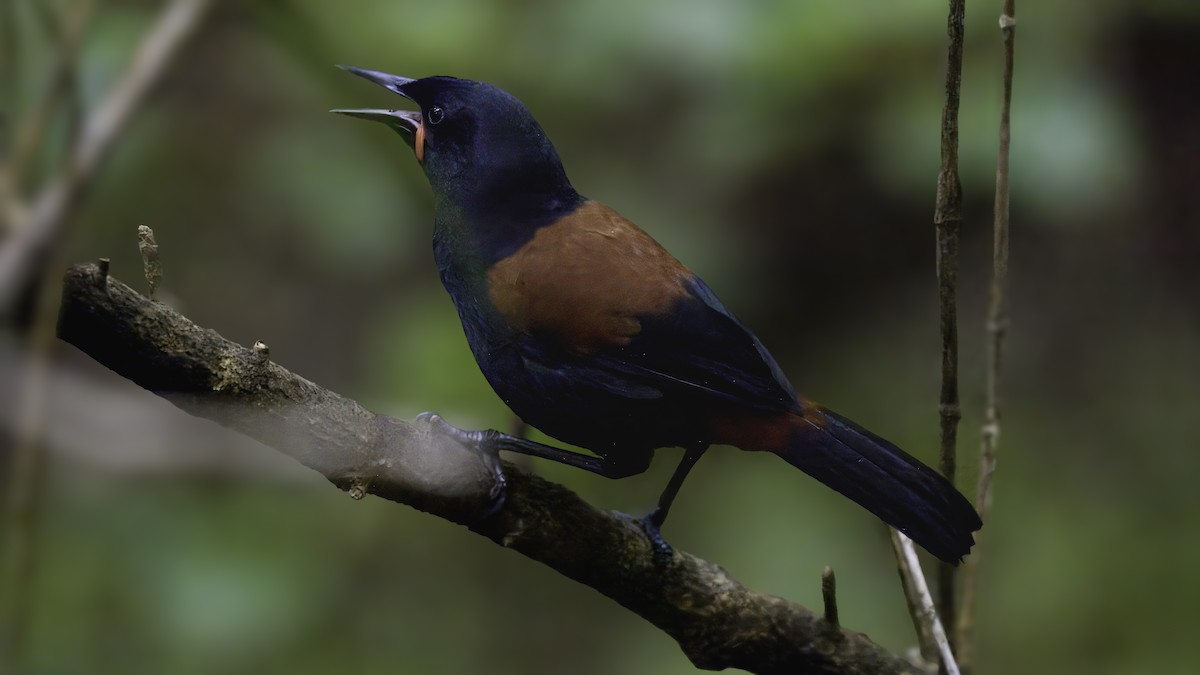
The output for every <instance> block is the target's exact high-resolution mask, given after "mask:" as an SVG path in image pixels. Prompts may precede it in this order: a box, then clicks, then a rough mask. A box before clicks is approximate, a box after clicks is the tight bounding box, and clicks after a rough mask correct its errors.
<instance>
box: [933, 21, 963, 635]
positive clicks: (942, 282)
mask: <svg viewBox="0 0 1200 675" xmlns="http://www.w3.org/2000/svg"><path fill="white" fill-rule="evenodd" d="M965 4H966V3H965V0H950V9H949V14H948V16H947V18H946V32H947V34H948V36H949V40H950V46H949V49H948V51H947V58H946V99H945V104H944V105H943V107H942V133H941V147H942V152H941V154H942V159H941V170H940V171H938V179H937V199H936V203H935V205H934V211H933V225H934V231H935V233H936V240H937V263H936V264H937V278H938V307H939V315H940V324H941V334H942V386H941V394H940V396H939V400H938V414H939V417H940V420H941V444H940V445H941V453H940V454H941V470H942V475H944V476H945V477H946V479H947V480H949V481H950V482H951V483H953V482H954V475H955V472H956V469H957V464H958V459H957V447H958V421H959V419H960V418H961V417H962V411H961V409H960V407H959V402H958V234H959V230H960V228H961V227H962V184H961V183H960V182H959V177H958V101H959V90H960V88H961V84H962V59H963V19H964V14H965V11H966V10H965ZM956 569H957V568H956V567H955V566H954V565H951V564H949V563H940V564H939V565H938V612H939V613H940V614H941V618H942V621H944V622H945V623H946V625H949V626H953V625H954V622H955V619H954V616H955V611H956V600H955V576H956Z"/></svg>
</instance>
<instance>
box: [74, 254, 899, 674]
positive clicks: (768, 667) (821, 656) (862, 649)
mask: <svg viewBox="0 0 1200 675" xmlns="http://www.w3.org/2000/svg"><path fill="white" fill-rule="evenodd" d="M58 335H59V337H61V338H62V339H63V340H65V341H66V342H69V343H71V344H73V345H75V346H76V347H78V348H79V349H81V350H83V351H84V352H86V353H87V354H89V355H90V356H91V357H92V358H94V359H96V360H97V361H98V362H100V363H101V364H103V365H105V366H106V367H108V368H109V369H111V370H113V371H114V372H116V373H117V374H119V375H121V376H122V377H125V378H128V379H130V380H132V381H133V382H135V383H137V384H138V385H140V386H142V387H144V388H146V389H148V390H150V391H152V392H154V393H155V394H157V395H159V396H162V397H163V398H165V399H167V400H169V401H171V402H172V403H174V404H175V405H176V406H178V407H179V408H181V409H183V410H184V411H186V412H188V413H191V414H193V415H197V416H200V417H204V418H208V419H211V420H214V421H216V422H218V423H220V424H222V425H224V426H227V427H229V428H231V429H234V430H236V431H239V432H241V433H244V434H246V435H249V436H252V437H254V438H256V439H258V440H260V441H262V442H264V443H266V444H267V445H270V446H271V447H274V448H275V449H277V450H279V451H281V452H283V453H285V454H287V455H289V456H291V457H292V458H294V459H296V460H297V461H299V462H301V463H303V464H304V465H305V466H308V467H310V468H312V469H314V470H316V471H319V472H320V473H321V474H322V475H324V476H325V477H326V478H328V479H329V480H330V482H332V483H333V484H334V485H336V486H338V487H339V488H341V489H344V490H347V491H349V492H350V493H351V495H352V496H355V497H362V496H363V495H365V494H367V493H370V494H375V495H378V496H380V497H383V498H385V499H389V500H392V501H396V502H400V503H403V504H408V505H409V506H413V507H415V508H418V509H420V510H422V511H426V512H428V513H431V514H433V515H436V516H439V517H442V518H445V519H447V520H450V521H453V522H456V523H460V524H464V525H466V526H468V527H469V528H470V529H471V530H472V531H474V532H476V533H478V534H480V535H482V536H485V537H487V538H489V539H491V540H492V541H494V542H496V543H497V544H499V545H501V546H504V547H507V548H510V549H513V550H515V551H517V552H519V553H521V554H522V555H524V556H526V557H528V558H530V559H533V560H537V561H538V562H541V563H543V564H545V565H547V566H549V567H551V568H553V569H555V570H556V571H558V572H559V573H561V574H563V575H565V576H567V577H570V578H571V579H574V580H576V581H578V582H580V583H582V584H586V585H587V586H590V587H591V588H593V589H595V590H596V591H598V592H600V593H603V594H604V595H606V596H608V597H610V598H612V599H613V600H615V601H617V602H618V603H620V604H621V605H623V606H625V607H626V608H628V609H630V610H631V611H633V612H635V613H637V614H638V615H639V616H641V617H643V618H645V619H646V620H647V621H649V622H650V623H652V624H654V625H655V626H657V627H658V628H660V629H661V630H663V631H665V632H666V633H667V634H669V635H670V636H671V637H672V638H674V639H675V640H676V641H678V643H679V645H680V647H681V648H682V649H683V651H684V653H685V654H686V655H687V657H688V658H689V659H691V661H692V663H693V664H695V665H696V666H698V667H700V668H705V669H711V670H720V669H724V668H740V669H743V670H747V671H750V672H755V673H797V672H803V673H917V672H920V671H919V670H918V669H917V668H915V667H914V666H913V665H912V664H910V663H908V662H907V661H905V660H904V659H902V658H900V657H898V656H896V655H894V654H892V653H890V652H888V651H887V650H885V649H883V648H881V647H879V646H878V645H876V644H874V643H872V642H871V641H870V640H869V639H867V637H866V636H864V635H862V634H860V633H856V632H854V631H850V630H846V629H844V628H841V627H839V626H838V625H836V624H833V623H830V622H828V621H826V620H825V619H824V618H822V617H821V616H819V615H817V614H814V613H813V612H811V611H810V610H808V609H806V608H804V607H801V606H800V605H797V604H795V603H792V602H789V601H787V600H784V599H782V598H778V597H774V596H770V595H765V594H763V593H757V592H755V591H752V590H749V589H747V588H745V587H744V586H742V585H741V584H739V583H738V582H737V581H735V580H734V579H733V578H731V577H730V576H729V574H728V573H726V572H725V570H723V569H721V568H720V567H719V566H717V565H715V564H713V563H711V562H707V561H705V560H701V559H700V558H697V557H695V556H693V555H690V554H688V553H684V552H682V551H675V552H674V554H673V555H672V557H671V559H670V560H669V561H666V560H662V559H661V557H659V556H655V555H654V551H653V549H652V546H651V543H650V541H649V540H648V538H647V537H646V535H645V533H644V532H643V531H642V530H641V528H639V527H638V526H637V525H636V524H635V523H634V521H632V520H631V519H630V518H628V517H627V516H624V515H621V514H619V513H615V512H612V511H605V510H601V509H597V508H595V507H593V506H591V505H590V504H588V503H587V502H585V501H583V500H582V499H581V498H580V497H579V496H577V495H576V494H575V493H573V492H571V491H570V490H568V489H566V488H565V487H562V486H561V485H557V484H555V483H551V482H549V481H546V480H543V479H541V478H539V477H537V476H535V475H532V474H529V473H526V472H523V471H521V470H519V469H518V468H516V467H515V466H513V465H511V464H507V463H503V464H502V463H500V462H499V461H498V459H497V457H496V453H495V449H494V444H493V443H492V440H493V439H494V438H495V435H494V434H493V433H491V432H464V431H461V430H458V429H455V428H454V427H451V426H450V425H448V424H446V423H445V422H443V421H442V420H441V419H440V418H438V417H437V416H433V415H424V416H421V417H418V418H417V420H416V421H414V422H407V421H403V420H398V419H394V418H391V417H387V416H385V415H379V414H376V413H373V412H371V411H368V410H366V409H365V408H363V407H362V406H360V405H358V404H357V403H355V402H354V401H352V400H350V399H347V398H345V397H343V396H339V395H338V394H335V393H333V392H330V391H327V390H325V389H323V388H321V387H319V386H317V385H316V384H313V383H312V382H309V381H308V380H305V379H304V378H302V377H300V376H298V375H296V374H294V373H292V372H290V371H288V370H287V369H285V368H283V367H282V366H279V365H278V364H276V363H274V362H272V361H271V360H270V356H269V351H268V350H267V348H266V346H265V345H262V344H261V343H259V344H258V345H256V346H255V347H253V348H247V347H242V346H240V345H237V344H235V343H233V342H230V341H229V340H226V339H225V338H223V337H221V336H220V335H218V334H217V333H216V332H214V331H212V330H208V329H205V328H201V327H199V326H196V325H195V324H193V323H192V322H191V321H189V320H188V319H186V318H185V317H183V316H182V315H180V314H178V313H177V312H175V311H174V310H172V309H171V308H169V307H167V306H166V305H163V304H161V303H158V302H154V301H153V300H150V299H148V298H145V297H143V296H141V295H139V294H138V293H136V292H135V291H133V290H132V289H130V288H129V287H128V286H126V285H125V284H123V283H121V282H119V281H117V280H116V279H112V278H110V277H109V276H108V274H107V266H106V265H105V266H101V265H95V264H85V265H77V266H75V267H72V268H71V269H70V270H68V271H67V273H66V277H65V279H64V283H63V297H62V305H61V309H60V313H59V323H58ZM500 470H502V471H503V478H502V479H500V478H499V477H500V474H499V471H500ZM498 479H499V480H502V483H501V484H502V485H504V486H505V489H504V491H503V498H502V499H501V498H499V497H500V494H499V492H498V491H497V490H496V488H497V486H498V483H497V481H498Z"/></svg>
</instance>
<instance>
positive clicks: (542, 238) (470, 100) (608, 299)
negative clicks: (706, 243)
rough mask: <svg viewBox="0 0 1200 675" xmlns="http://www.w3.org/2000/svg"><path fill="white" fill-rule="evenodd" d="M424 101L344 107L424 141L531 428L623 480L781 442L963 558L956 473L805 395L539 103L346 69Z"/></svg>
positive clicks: (487, 365) (464, 314) (971, 518)
mask: <svg viewBox="0 0 1200 675" xmlns="http://www.w3.org/2000/svg"><path fill="white" fill-rule="evenodd" d="M348 70H350V71H351V72H353V73H355V74H358V75H361V76H363V77H365V78H367V79H369V80H371V81H373V82H376V83H378V84H381V85H383V86H385V87H387V88H389V89H391V90H392V91H394V92H396V93H398V94H401V95H402V96H405V97H407V98H409V99H411V100H412V101H414V102H415V103H417V105H418V106H419V107H420V112H419V113H418V112H416V111H403V110H341V111H338V112H343V113H346V114H351V115H354V116H358V117H365V118H369V119H375V120H379V121H383V122H385V123H387V124H388V125H389V126H391V127H392V128H394V129H396V130H397V131H399V132H400V133H401V135H402V136H403V137H404V139H405V140H406V142H408V143H409V145H411V146H412V147H413V149H414V151H415V154H416V156H417V158H418V160H419V161H420V162H421V165H422V167H423V169H424V171H425V174H426V176H427V177H428V179H429V183H430V186H431V187H432V188H433V193H434V198H435V218H434V255H435V258H436V260H437V265H438V269H439V271H440V273H441V277H442V282H443V284H444V285H445V287H446V290H447V291H448V292H449V294H450V296H451V298H452V299H453V300H454V304H455V307H456V308H457V309H458V313H459V318H460V319H461V320H462V324H463V328H464V331H465V333H466V336H467V342H468V344H469V345H470V347H471V351H472V353H473V354H474V356H475V359H476V361H477V362H478V364H479V367H480V369H481V370H482V371H483V373H484V375H485V376H486V378H487V380H488V382H489V383H490V384H491V385H492V387H493V388H494V389H495V390H496V393H497V394H498V395H499V396H500V397H501V398H502V399H503V400H504V401H505V403H506V404H508V406H509V407H510V408H512V410H513V411H514V412H516V413H517V414H518V415H519V416H520V417H521V418H522V419H524V420H525V421H526V422H528V423H529V424H531V425H533V426H535V427H537V428H539V429H541V430H542V431H544V432H545V433H547V434H549V435H550V436H553V437H555V438H558V439H560V440H562V441H565V442H568V443H571V444H573V445H577V446H581V447H584V448H587V449H588V450H591V451H592V452H594V453H595V454H596V455H598V456H599V459H596V458H588V457H585V456H581V455H575V454H572V453H568V452H565V451H557V450H556V451H553V454H550V455H547V456H551V457H553V458H554V459H557V460H559V461H566V462H567V463H571V464H574V465H576V466H580V467H581V468H586V469H589V470H592V471H597V472H599V473H602V474H604V475H608V476H611V477H620V476H627V475H631V474H634V473H639V472H641V471H644V470H645V469H646V467H647V466H649V463H650V460H651V458H652V455H653V453H654V450H655V449H657V448H660V447H670V446H681V447H684V448H686V449H688V452H687V454H686V455H685V461H684V463H683V464H681V468H680V469H679V470H677V472H676V475H675V476H674V477H673V479H672V481H671V484H670V485H669V486H668V489H667V491H666V492H664V496H663V498H662V499H661V500H660V504H659V509H658V510H657V511H656V512H655V515H654V516H652V518H651V525H658V524H661V522H662V519H663V518H665V515H666V510H667V508H669V506H670V503H671V500H672V499H673V497H674V494H675V491H676V490H677V489H678V487H679V484H680V483H681V482H682V480H683V478H684V476H685V475H686V473H687V470H688V469H690V467H691V465H692V464H694V462H695V461H696V460H697V459H698V458H699V457H700V454H701V453H702V452H703V450H704V449H705V448H706V447H707V446H708V445H709V444H713V443H724V444H730V445H735V446H737V447H740V448H742V449H744V450H761V451H768V452H772V453H775V454H778V455H779V456H780V457H782V458H783V459H784V460H786V461H787V462H789V463H790V464H792V465H794V466H796V467H798V468H800V469H802V470H803V471H805V472H806V473H808V474H810V475H812V476H813V477H815V478H817V479H818V480H820V481H821V482H823V483H825V484H826V485H828V486H830V487H831V488H833V489H835V490H837V491H838V492H840V493H842V494H844V495H845V496H847V497H849V498H850V499H852V500H854V501H855V502H857V503H859V504H860V505H862V506H864V507H865V508H867V509H868V510H870V511H871V512H872V513H874V514H876V515H877V516H879V517H880V518H881V519H883V520H884V521H886V522H888V523H889V524H891V525H893V526H895V527H897V528H898V529H900V530H901V531H903V532H905V533H906V534H908V535H909V536H910V537H911V538H912V539H913V540H914V541H916V542H917V543H918V544H920V545H922V546H924V547H925V548H926V549H928V550H929V551H930V552H931V553H933V554H934V555H936V556H938V557H939V558H941V559H943V560H948V561H957V560H958V559H960V558H961V557H962V556H964V555H966V554H967V553H968V552H969V551H970V548H971V546H972V544H973V543H974V542H973V537H972V532H973V531H975V530H977V529H979V528H980V527H981V525H982V523H981V522H980V520H979V517H978V515H977V514H976V512H975V510H974V508H972V506H971V504H970V503H969V502H968V501H967V500H966V499H965V498H964V497H963V496H962V495H961V494H959V493H958V491H957V490H955V488H954V487H953V485H951V484H950V483H949V482H948V481H946V480H945V479H944V478H943V477H942V476H940V475H939V474H937V473H936V472H934V471H933V470H931V469H929V468H928V467H926V466H925V465H923V464H922V463H920V462H919V461H918V460H916V459H914V458H913V457H911V456H910V455H908V454H906V453H905V452H903V451H902V450H900V449H899V448H897V447H896V446H895V445H893V444H891V443H889V442H888V441H886V440H884V439H882V438H879V437H878V436H875V435H874V434H872V433H870V432H869V431H867V430H865V429H863V428H861V427H859V426H858V425H856V424H854V423H853V422H850V421H849V420H847V419H845V418H843V417H841V416H839V415H837V414H835V413H833V412H831V411H829V410H826V409H824V408H822V407H821V406H818V405H816V404H814V403H812V402H810V401H807V400H805V399H802V398H799V397H797V395H796V393H795V391H794V390H793V389H792V386H791V384H789V383H788V381H787V378H786V377H784V375H783V373H782V371H781V370H780V368H779V366H778V365H777V364H776V363H775V360H774V359H773V358H772V357H771V355H770V354H769V353H768V352H767V350H766V349H765V348H764V347H763V345H762V343H761V342H759V340H758V338H757V337H755V336H754V334H753V333H751V332H750V331H749V330H748V329H747V328H746V327H745V326H744V325H742V323H741V322H739V321H738V320H737V319H736V318H734V316H733V315H732V314H731V313H730V312H729V311H728V310H727V309H726V308H725V307H724V306H723V305H722V304H721V302H720V301H719V300H718V299H717V297H716V296H715V294H713V292H712V291H711V290H710V289H709V288H708V286H706V285H705V284H704V282H703V281H702V280H700V278H699V277H697V276H696V275H694V274H693V273H692V272H691V271H690V270H688V269H687V268H686V267H684V266H683V265H682V264H681V263H679V261H677V260H676V259H675V258H674V257H672V256H671V255H670V254H669V253H667V251H666V250H665V249H663V248H662V247H661V246H660V245H659V244H658V243H657V242H655V241H654V240H653V239H652V238H651V237H650V236H649V235H647V234H646V233H645V232H643V231H642V230H640V229H639V228H637V227H636V226H635V225H633V224H632V223H630V222H629V221H628V220H626V219H624V218H623V217H621V216H620V215H619V214H618V213H616V212H615V211H613V210H612V209H610V208H608V207H606V206H604V205H602V204H600V203H598V202H595V201H591V200H588V199H586V198H584V197H582V196H581V195H580V194H579V193H578V192H576V190H575V188H574V187H573V186H572V185H571V183H570V181H569V180H568V179H567V176H566V172H565V171H564V169H563V166H562V162H561V161H560V160H559V157H558V154H557V152H556V151H555V150H554V146H553V145H552V144H551V143H550V141H549V139H548V138H547V137H546V134H545V132H544V131H543V130H542V128H541V126H540V125H538V123H537V121H536V120H535V119H534V118H533V116H532V115H531V114H530V113H529V111H528V110H527V109H526V108H525V106H524V105H522V104H521V103H520V102H519V101H518V100H517V99H516V98H514V97H512V96H511V95H510V94H508V93H506V92H504V91H502V90H500V89H498V88H496V87H494V86H492V85H489V84H485V83H481V82H472V81H469V80H460V79H455V78H449V77H429V78H424V79H419V80H412V79H408V78H402V77H398V76H394V75H388V74H386V73H378V72H374V71H366V70H361V69H357V68H348Z"/></svg>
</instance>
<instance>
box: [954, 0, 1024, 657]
mask: <svg viewBox="0 0 1200 675" xmlns="http://www.w3.org/2000/svg"><path fill="white" fill-rule="evenodd" d="M1016 30H1017V8H1016V0H1004V9H1003V13H1002V14H1001V15H1000V34H1001V37H1002V39H1003V42H1004V76H1003V82H1004V84H1003V87H1004V101H1003V103H1002V104H1001V108H1000V142H999V150H998V152H997V155H996V198H995V199H996V200H995V205H994V206H993V221H992V283H991V287H990V292H989V294H990V296H991V297H990V299H989V304H988V317H987V331H988V343H987V348H988V349H987V351H988V360H987V383H986V389H985V392H984V397H985V401H984V406H985V407H984V422H983V428H982V429H981V435H980V453H979V454H980V460H979V483H978V485H977V488H976V492H975V505H976V508H978V509H979V515H980V516H981V517H983V518H985V519H986V518H987V517H988V513H989V512H990V511H991V508H992V477H993V476H994V475H995V473H996V448H997V446H998V444H999V440H1000V365H1001V359H1002V356H1003V352H1004V335H1005V331H1007V329H1008V298H1007V294H1008V225H1009V212H1008V204H1009V191H1008V156H1009V136H1010V123H1009V113H1010V111H1011V109H1012V81H1013V41H1014V39H1015V38H1016ZM980 543H981V542H980V541H976V548H975V554H974V555H971V556H970V557H968V558H967V562H966V566H965V568H964V570H963V590H962V607H961V613H960V615H959V617H958V624H957V625H956V626H955V632H956V634H957V642H958V650H959V658H960V659H961V661H962V663H963V664H964V667H966V665H967V664H969V663H970V662H971V657H972V640H973V638H974V635H973V633H974V629H975V624H974V621H975V590H976V585H977V583H978V577H979V560H980V558H979V554H980V548H979V545H980Z"/></svg>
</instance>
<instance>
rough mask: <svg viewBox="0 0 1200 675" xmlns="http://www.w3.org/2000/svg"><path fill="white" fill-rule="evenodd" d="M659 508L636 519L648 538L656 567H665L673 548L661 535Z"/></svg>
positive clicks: (670, 557) (671, 555) (673, 555)
mask: <svg viewBox="0 0 1200 675" xmlns="http://www.w3.org/2000/svg"><path fill="white" fill-rule="evenodd" d="M660 513H661V510H660V509H654V510H653V511H651V512H650V513H648V514H646V515H644V516H642V517H641V518H638V519H636V520H635V521H634V522H636V523H637V525H638V527H640V528H642V532H645V533H646V537H648V538H649V539H650V547H651V549H652V552H653V555H654V564H655V565H656V566H658V567H665V566H666V565H667V564H668V563H670V562H671V560H672V559H674V557H675V549H673V548H671V545H670V544H668V543H667V540H666V539H663V536H662V530H661V527H662V520H663V519H662V517H661V516H660V515H659V514H660Z"/></svg>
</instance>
